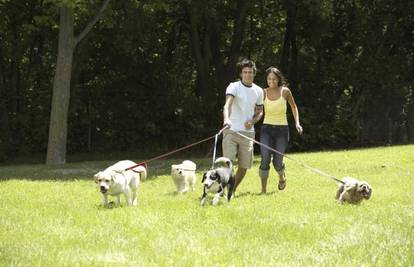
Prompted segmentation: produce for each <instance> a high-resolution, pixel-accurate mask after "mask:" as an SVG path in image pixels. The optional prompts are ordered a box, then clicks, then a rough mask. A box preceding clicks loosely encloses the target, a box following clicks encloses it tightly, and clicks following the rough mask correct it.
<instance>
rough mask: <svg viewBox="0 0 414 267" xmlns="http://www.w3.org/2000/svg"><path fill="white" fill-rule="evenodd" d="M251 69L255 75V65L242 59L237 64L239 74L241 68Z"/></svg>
mask: <svg viewBox="0 0 414 267" xmlns="http://www.w3.org/2000/svg"><path fill="white" fill-rule="evenodd" d="M246 67H247V68H252V69H253V72H254V73H256V64H255V63H254V62H253V61H252V60H250V59H247V58H245V59H243V60H242V61H240V62H239V63H238V64H237V68H238V69H239V74H240V73H241V72H242V69H243V68H246Z"/></svg>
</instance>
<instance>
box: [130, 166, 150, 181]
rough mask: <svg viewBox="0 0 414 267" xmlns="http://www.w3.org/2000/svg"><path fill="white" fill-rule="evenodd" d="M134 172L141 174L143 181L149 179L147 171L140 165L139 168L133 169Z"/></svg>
mask: <svg viewBox="0 0 414 267" xmlns="http://www.w3.org/2000/svg"><path fill="white" fill-rule="evenodd" d="M132 171H134V172H137V173H139V176H140V178H141V180H145V179H147V169H146V168H145V167H144V166H142V165H139V166H138V167H136V168H134V169H132Z"/></svg>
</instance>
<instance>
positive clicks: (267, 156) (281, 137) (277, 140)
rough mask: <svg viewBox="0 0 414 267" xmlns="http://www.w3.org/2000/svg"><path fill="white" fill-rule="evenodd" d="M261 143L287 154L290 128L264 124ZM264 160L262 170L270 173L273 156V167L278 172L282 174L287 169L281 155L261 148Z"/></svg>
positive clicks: (261, 163)
mask: <svg viewBox="0 0 414 267" xmlns="http://www.w3.org/2000/svg"><path fill="white" fill-rule="evenodd" d="M260 142H261V143H263V144H265V145H267V146H270V147H271V148H273V149H275V150H277V151H279V152H280V153H283V154H285V151H286V148H287V145H288V143H289V126H287V125H269V124H263V125H262V127H261V130H260ZM260 153H261V155H262V160H261V162H260V170H262V171H268V170H269V169H270V160H271V157H272V155H273V161H272V163H273V167H274V168H275V169H276V171H278V172H281V171H283V170H284V169H285V165H284V164H283V156H282V155H280V154H279V153H276V152H273V151H270V150H269V149H267V148H265V147H260Z"/></svg>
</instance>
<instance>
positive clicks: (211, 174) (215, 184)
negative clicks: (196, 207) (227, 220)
mask: <svg viewBox="0 0 414 267" xmlns="http://www.w3.org/2000/svg"><path fill="white" fill-rule="evenodd" d="M217 163H224V164H225V166H223V167H218V168H215V169H213V170H209V171H207V172H205V173H204V175H203V179H202V180H201V182H202V183H203V185H204V188H203V196H202V197H201V205H203V206H204V205H205V204H206V202H207V193H208V192H213V193H215V195H214V198H213V202H212V204H213V205H214V206H215V205H217V204H218V203H219V201H220V197H222V196H223V195H224V189H225V188H227V201H230V199H231V195H232V194H233V188H234V182H235V180H234V174H233V163H232V162H231V160H230V159H228V158H226V157H221V158H218V159H216V160H215V161H214V164H217Z"/></svg>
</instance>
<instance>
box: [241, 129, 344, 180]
mask: <svg viewBox="0 0 414 267" xmlns="http://www.w3.org/2000/svg"><path fill="white" fill-rule="evenodd" d="M235 133H236V134H238V135H240V136H241V137H244V138H245V139H247V140H250V141H252V142H253V143H256V144H258V145H260V146H263V147H265V148H267V149H269V150H270V151H273V152H275V153H278V154H279V155H282V156H284V157H285V158H288V159H290V160H292V161H294V162H295V163H297V164H299V165H301V166H302V167H304V168H305V169H309V170H311V171H313V172H316V173H318V174H320V175H322V176H326V177H328V178H331V179H332V180H334V181H336V182H338V183H341V184H345V183H344V182H343V181H341V180H340V179H338V178H337V177H335V176H333V175H331V174H328V173H326V172H323V171H321V170H319V169H317V168H314V167H311V166H309V165H308V164H306V163H304V162H301V161H299V160H297V159H294V158H292V157H289V156H286V155H285V154H283V153H282V152H279V151H277V150H276V149H273V148H271V147H269V146H268V145H265V144H263V143H260V142H259V141H256V140H254V139H253V138H250V137H248V136H245V135H244V134H241V133H239V132H235Z"/></svg>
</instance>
